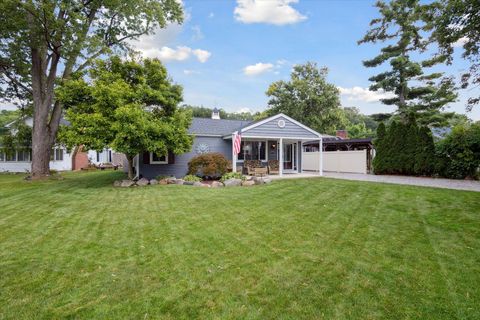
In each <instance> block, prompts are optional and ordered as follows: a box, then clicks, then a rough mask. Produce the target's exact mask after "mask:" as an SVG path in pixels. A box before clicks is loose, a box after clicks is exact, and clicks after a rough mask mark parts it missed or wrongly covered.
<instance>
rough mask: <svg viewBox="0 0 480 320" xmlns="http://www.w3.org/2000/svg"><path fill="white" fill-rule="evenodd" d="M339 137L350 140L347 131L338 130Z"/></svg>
mask: <svg viewBox="0 0 480 320" xmlns="http://www.w3.org/2000/svg"><path fill="white" fill-rule="evenodd" d="M337 137H338V138H340V139H342V140H343V139H348V131H347V130H337Z"/></svg>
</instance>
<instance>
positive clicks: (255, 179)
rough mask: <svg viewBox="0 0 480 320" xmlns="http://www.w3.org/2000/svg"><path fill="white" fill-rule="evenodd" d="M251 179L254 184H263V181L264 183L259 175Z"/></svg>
mask: <svg viewBox="0 0 480 320" xmlns="http://www.w3.org/2000/svg"><path fill="white" fill-rule="evenodd" d="M253 181H254V183H255V184H264V183H265V181H264V180H263V178H260V177H255V178H254V179H253Z"/></svg>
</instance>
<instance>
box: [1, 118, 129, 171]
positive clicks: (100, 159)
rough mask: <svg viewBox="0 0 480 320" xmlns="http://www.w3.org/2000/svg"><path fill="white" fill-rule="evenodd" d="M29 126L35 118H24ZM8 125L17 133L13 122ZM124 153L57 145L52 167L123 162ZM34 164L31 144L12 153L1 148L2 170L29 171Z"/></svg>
mask: <svg viewBox="0 0 480 320" xmlns="http://www.w3.org/2000/svg"><path fill="white" fill-rule="evenodd" d="M23 121H24V123H25V124H26V125H27V126H30V127H32V126H33V119H32V118H31V117H26V118H24V119H23ZM14 123H15V122H12V123H9V124H7V125H6V128H7V129H9V130H11V131H12V133H15V132H14V130H15V129H13V124H14ZM60 124H61V125H68V124H69V123H68V121H66V120H65V119H61V122H60ZM122 157H123V155H122V154H118V153H115V152H114V151H113V150H112V149H104V150H102V151H95V150H83V148H82V147H81V146H79V147H77V148H74V150H67V148H66V147H65V146H62V145H56V146H55V147H54V148H53V149H52V152H51V154H50V169H51V170H56V171H69V170H80V169H83V168H86V167H87V166H88V165H89V164H95V165H100V164H103V163H113V164H120V165H121V164H123V158H122ZM31 164H32V148H31V146H25V147H19V148H17V150H15V151H14V152H12V153H7V152H5V151H3V150H1V149H0V172H29V171H30V170H31Z"/></svg>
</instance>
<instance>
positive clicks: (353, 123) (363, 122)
mask: <svg viewBox="0 0 480 320" xmlns="http://www.w3.org/2000/svg"><path fill="white" fill-rule="evenodd" d="M343 113H344V115H345V118H346V120H347V125H346V127H345V129H347V131H348V136H349V137H350V138H354V139H355V138H371V137H374V136H375V130H376V129H377V126H378V123H377V122H376V121H375V120H374V119H373V118H371V117H370V116H367V115H364V114H361V113H360V110H359V109H358V108H356V107H344V108H343Z"/></svg>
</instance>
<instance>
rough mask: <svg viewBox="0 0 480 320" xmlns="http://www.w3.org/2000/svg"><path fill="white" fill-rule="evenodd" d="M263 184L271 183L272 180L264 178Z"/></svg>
mask: <svg viewBox="0 0 480 320" xmlns="http://www.w3.org/2000/svg"><path fill="white" fill-rule="evenodd" d="M263 182H264V183H271V182H272V179H270V178H263Z"/></svg>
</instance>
